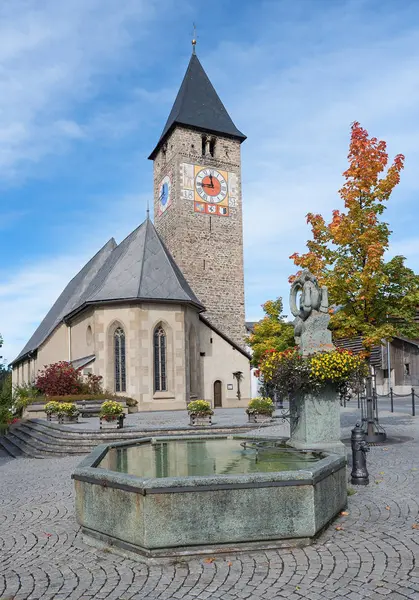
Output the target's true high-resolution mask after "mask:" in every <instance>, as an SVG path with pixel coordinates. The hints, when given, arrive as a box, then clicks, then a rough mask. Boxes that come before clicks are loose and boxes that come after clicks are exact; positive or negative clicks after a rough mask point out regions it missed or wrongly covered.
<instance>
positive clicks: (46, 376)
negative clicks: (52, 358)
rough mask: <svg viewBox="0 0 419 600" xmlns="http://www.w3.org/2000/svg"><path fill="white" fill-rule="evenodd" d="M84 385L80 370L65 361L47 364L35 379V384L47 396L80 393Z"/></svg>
mask: <svg viewBox="0 0 419 600" xmlns="http://www.w3.org/2000/svg"><path fill="white" fill-rule="evenodd" d="M82 385H83V381H82V377H81V375H80V372H79V371H78V370H77V369H75V368H74V367H73V366H72V365H71V364H70V363H68V362H65V361H61V362H57V363H54V364H52V365H45V367H44V370H43V371H41V372H40V373H39V375H38V377H37V378H36V381H35V386H36V387H37V388H38V389H39V390H40V391H41V392H42V393H44V394H46V395H47V396H65V395H66V394H79V393H80V392H81V389H82Z"/></svg>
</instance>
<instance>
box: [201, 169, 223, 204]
mask: <svg viewBox="0 0 419 600" xmlns="http://www.w3.org/2000/svg"><path fill="white" fill-rule="evenodd" d="M195 188H196V191H197V193H198V195H199V196H200V198H201V199H202V200H203V201H204V202H210V203H211V204H218V203H219V202H222V201H223V200H225V198H226V197H227V192H228V187H227V181H226V180H225V178H224V176H223V175H222V174H221V173H220V172H219V171H217V169H212V168H209V167H205V168H204V169H201V170H200V171H198V173H197V174H196V176H195Z"/></svg>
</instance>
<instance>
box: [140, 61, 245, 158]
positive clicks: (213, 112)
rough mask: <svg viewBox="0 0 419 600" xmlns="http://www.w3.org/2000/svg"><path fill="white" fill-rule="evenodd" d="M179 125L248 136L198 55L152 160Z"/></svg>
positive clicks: (228, 134) (152, 155) (187, 71)
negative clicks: (224, 102) (231, 112)
mask: <svg viewBox="0 0 419 600" xmlns="http://www.w3.org/2000/svg"><path fill="white" fill-rule="evenodd" d="M176 124H178V125H185V126H189V127H194V128H196V129H200V130H203V131H208V132H211V133H221V134H224V135H227V136H229V137H233V138H237V139H239V140H240V141H244V140H245V139H246V136H245V135H244V134H243V133H242V132H241V131H239V129H237V127H236V126H235V125H234V123H233V121H232V119H231V117H230V115H229V114H228V112H227V110H226V109H225V107H224V104H223V103H222V102H221V100H220V98H219V96H218V94H217V92H216V91H215V89H214V87H213V85H212V83H211V81H210V80H209V79H208V76H207V74H206V73H205V71H204V69H203V67H202V65H201V63H200V62H199V59H198V57H197V56H196V54H192V56H191V60H190V61H189V65H188V68H187V70H186V74H185V77H184V78H183V81H182V85H181V86H180V89H179V92H178V95H177V96H176V100H175V103H174V104H173V107H172V110H171V111H170V115H169V118H168V119H167V122H166V125H165V126H164V129H163V132H162V134H161V136H160V139H159V141H158V143H157V146H156V147H155V148H154V150H153V152H152V153H151V154H150V156H149V158H150V159H151V160H153V159H154V157H155V156H156V154H157V151H158V149H159V147H160V145H161V144H162V143H163V141H164V139H165V138H166V136H167V135H168V134H169V132H170V131H171V130H172V129H173V127H174V126H175V125H176Z"/></svg>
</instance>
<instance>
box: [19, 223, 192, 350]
mask: <svg viewBox="0 0 419 600" xmlns="http://www.w3.org/2000/svg"><path fill="white" fill-rule="evenodd" d="M123 300H144V301H168V302H187V303H191V304H194V305H195V306H196V307H197V308H198V309H200V310H204V307H203V306H202V304H201V303H200V302H199V300H198V298H197V297H196V296H195V294H194V293H193V291H192V290H191V288H190V286H189V285H188V283H187V281H186V279H185V277H184V276H183V274H182V272H181V271H180V269H179V267H178V266H177V264H176V263H175V261H174V259H173V257H172V255H171V254H170V252H169V251H168V249H167V248H166V246H165V245H164V243H163V241H162V239H161V238H160V236H159V235H158V233H157V231H156V229H155V228H154V225H153V224H152V222H151V221H150V220H149V219H147V220H146V221H144V223H142V225H140V226H139V227H137V229H135V230H134V231H133V232H132V233H131V234H130V235H129V236H128V237H127V238H125V240H123V241H122V242H121V243H120V244H119V245H117V244H116V242H115V240H113V239H112V240H110V241H109V242H108V243H107V244H106V245H105V246H104V247H103V248H102V249H101V250H100V251H99V252H98V253H97V254H96V255H95V256H94V257H93V258H92V259H91V260H90V261H89V262H88V263H87V265H86V266H85V267H83V269H82V270H81V271H80V272H79V273H78V274H77V275H76V276H75V277H74V279H72V280H71V281H70V283H69V284H68V285H67V287H66V288H65V289H64V291H63V292H62V294H61V295H60V297H59V298H58V300H57V301H56V302H55V304H54V305H53V307H52V308H51V310H50V311H49V313H48V314H47V316H46V317H45V319H44V320H43V321H42V322H41V324H40V325H39V327H38V329H37V330H36V331H35V333H34V334H33V336H32V337H31V339H30V340H29V342H28V343H27V344H26V346H25V348H24V349H23V350H22V352H21V353H20V354H19V356H18V357H17V358H16V359H15V360H14V361H13V362H17V361H18V360H19V359H21V358H23V357H24V356H25V355H27V354H28V353H30V352H31V351H33V350H36V349H37V348H38V347H39V346H40V345H41V344H42V343H43V342H44V341H45V340H46V339H47V337H48V336H49V335H50V334H51V333H52V332H53V330H54V329H55V328H56V327H57V325H59V323H60V322H62V321H63V320H64V319H65V318H66V317H69V316H70V315H72V314H75V313H76V312H79V311H80V310H82V309H83V308H85V307H86V306H89V305H94V304H97V303H102V302H113V301H123Z"/></svg>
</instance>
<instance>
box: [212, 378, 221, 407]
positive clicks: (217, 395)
mask: <svg viewBox="0 0 419 600" xmlns="http://www.w3.org/2000/svg"><path fill="white" fill-rule="evenodd" d="M221 406H222V399H221V381H220V380H219V379H217V381H214V408H221Z"/></svg>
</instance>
